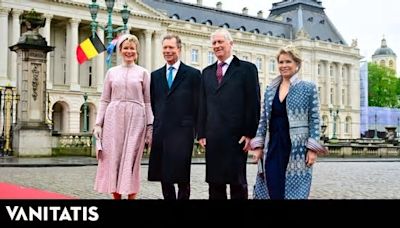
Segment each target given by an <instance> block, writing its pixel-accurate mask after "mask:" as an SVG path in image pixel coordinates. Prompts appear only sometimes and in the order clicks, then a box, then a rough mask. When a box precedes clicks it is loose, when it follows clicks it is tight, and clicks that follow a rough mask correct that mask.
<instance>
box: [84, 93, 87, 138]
mask: <svg viewBox="0 0 400 228" xmlns="http://www.w3.org/2000/svg"><path fill="white" fill-rule="evenodd" d="M83 99H84V100H85V102H84V103H83V132H88V115H87V112H88V107H87V106H88V105H87V99H88V95H87V93H85V94H84V95H83Z"/></svg>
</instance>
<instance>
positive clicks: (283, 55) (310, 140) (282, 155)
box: [251, 46, 325, 199]
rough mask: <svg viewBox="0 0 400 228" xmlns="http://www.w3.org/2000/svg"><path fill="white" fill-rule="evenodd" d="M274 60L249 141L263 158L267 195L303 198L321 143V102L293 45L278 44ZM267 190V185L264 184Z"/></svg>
mask: <svg viewBox="0 0 400 228" xmlns="http://www.w3.org/2000/svg"><path fill="white" fill-rule="evenodd" d="M277 61H278V66H279V72H280V75H279V76H278V77H277V78H275V79H274V80H272V82H271V84H270V86H269V87H268V88H267V89H266V91H265V95H264V107H263V110H262V113H261V119H260V122H259V125H258V130H257V135H256V137H255V138H253V139H252V141H251V147H252V149H253V155H254V158H255V159H256V160H258V159H260V158H261V159H262V161H263V164H264V165H263V166H262V169H263V173H264V174H265V175H263V177H264V178H265V179H264V181H262V182H258V181H257V182H256V185H257V184H261V185H263V186H255V188H258V189H260V188H266V191H264V192H266V195H265V196H264V197H265V198H267V199H268V198H269V199H307V198H308V196H309V193H310V187H311V178H312V165H313V164H314V163H315V161H316V159H317V153H320V152H324V150H325V149H324V148H323V147H322V146H321V145H320V144H319V142H318V140H319V135H320V132H319V129H320V126H319V102H318V92H317V88H316V86H315V84H314V83H312V82H306V81H303V80H301V79H300V78H299V77H298V75H297V72H298V71H299V70H300V67H301V62H302V61H301V59H300V57H299V55H298V53H297V52H296V50H295V48H294V47H293V46H287V47H285V48H282V49H281V50H280V51H279V53H278V55H277ZM264 190H265V189H264Z"/></svg>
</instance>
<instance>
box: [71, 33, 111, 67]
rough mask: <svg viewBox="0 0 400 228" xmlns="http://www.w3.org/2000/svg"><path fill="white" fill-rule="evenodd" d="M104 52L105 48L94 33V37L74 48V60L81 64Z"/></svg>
mask: <svg viewBox="0 0 400 228" xmlns="http://www.w3.org/2000/svg"><path fill="white" fill-rule="evenodd" d="M105 50H106V48H105V47H104V44H103V42H101V40H100V38H99V37H98V36H97V34H96V33H95V36H94V37H93V36H92V37H90V38H87V39H86V40H84V41H83V42H82V43H80V44H79V45H78V47H77V48H76V58H77V60H78V62H79V64H82V63H84V62H85V61H86V60H89V59H91V58H93V57H95V56H97V55H98V54H100V53H102V52H103V51H105Z"/></svg>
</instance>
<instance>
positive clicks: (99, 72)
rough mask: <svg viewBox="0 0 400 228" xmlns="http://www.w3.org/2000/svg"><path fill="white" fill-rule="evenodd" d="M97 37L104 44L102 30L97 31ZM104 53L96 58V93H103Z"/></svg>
mask: <svg viewBox="0 0 400 228" xmlns="http://www.w3.org/2000/svg"><path fill="white" fill-rule="evenodd" d="M97 35H98V36H99V38H100V40H101V41H102V42H103V43H104V30H103V29H98V30H97ZM104 53H105V52H102V53H101V54H99V55H98V56H96V58H95V61H96V74H95V75H96V82H97V92H100V93H101V92H103V84H104V61H105V59H104Z"/></svg>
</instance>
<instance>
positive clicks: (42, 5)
mask: <svg viewBox="0 0 400 228" xmlns="http://www.w3.org/2000/svg"><path fill="white" fill-rule="evenodd" d="M115 2H116V3H115V7H114V13H113V15H112V19H113V23H114V24H115V26H121V25H122V24H123V23H122V19H121V16H120V13H119V12H120V10H121V9H122V7H123V4H124V3H125V2H126V3H127V4H128V8H129V9H130V10H131V15H130V18H129V21H128V24H127V25H128V29H129V32H130V33H132V34H135V35H136V36H137V37H138V38H139V41H140V44H141V45H140V50H139V61H138V64H140V65H142V66H144V67H145V68H147V69H149V70H150V71H152V70H155V69H157V68H159V67H161V66H162V65H163V64H164V60H163V58H162V54H161V41H162V37H163V36H164V35H166V34H167V33H176V34H178V35H179V36H181V38H182V41H183V47H182V56H181V57H182V60H183V61H184V62H185V63H187V64H189V65H191V66H193V67H196V68H198V69H203V68H204V67H206V66H207V65H209V64H211V63H213V62H215V61H216V58H215V57H214V55H213V52H212V49H211V43H210V38H209V36H210V34H211V33H212V32H213V31H215V30H216V29H218V28H220V27H225V28H228V29H229V30H230V32H231V33H232V35H233V38H234V40H235V46H234V54H235V55H237V56H238V57H239V58H242V59H245V60H248V61H251V62H253V63H254V64H255V65H256V66H257V68H258V70H259V78H260V84H261V88H262V90H264V88H265V87H266V85H268V83H269V81H270V80H271V79H272V78H274V77H275V76H276V75H277V74H278V72H279V71H278V69H277V62H276V59H275V58H276V56H275V55H276V53H277V51H278V49H279V48H280V47H282V46H285V45H288V44H293V45H295V46H297V47H298V49H299V50H300V53H301V55H302V58H303V60H304V64H303V67H302V70H301V72H300V77H302V78H303V79H306V80H312V81H315V82H316V83H317V85H318V90H319V93H320V101H321V118H322V120H323V124H324V125H326V126H327V130H328V135H332V133H333V130H332V129H333V127H332V126H333V122H334V121H333V119H334V117H333V115H332V113H335V112H336V110H338V116H337V132H336V135H337V136H338V137H339V138H359V136H360V83H359V82H360V74H359V72H360V69H359V60H360V59H361V57H360V54H359V49H358V47H357V46H356V45H353V44H352V45H348V44H347V42H346V41H345V40H344V39H343V37H342V36H341V35H340V33H339V31H338V30H337V29H336V28H335V26H334V25H333V23H332V22H331V21H330V20H329V18H328V17H327V15H326V14H325V12H324V7H323V3H322V2H321V1H317V0H292V1H287V0H284V1H280V2H276V3H274V4H273V5H272V8H271V10H270V11H271V12H270V14H269V15H268V16H267V15H264V14H263V12H262V11H259V13H258V15H257V16H251V15H249V14H248V11H247V9H246V8H244V9H243V12H242V13H234V12H229V11H225V10H224V9H223V6H222V4H221V3H219V4H217V5H216V7H207V6H204V5H202V1H197V4H191V3H185V2H182V1H173V0H142V1H140V0H126V1H125V0H116V1H115ZM97 3H98V4H99V5H100V10H99V13H98V16H97V20H98V21H99V23H100V24H102V25H105V24H106V22H107V11H106V6H105V2H104V1H102V0H99V1H97ZM89 4H91V1H90V0H42V1H35V0H26V1H14V0H0V28H1V31H2V32H4V34H5V35H4V34H3V35H2V38H1V42H0V63H1V65H0V86H2V87H4V86H11V87H12V86H16V77H17V66H16V54H15V53H13V52H11V51H9V49H8V47H9V46H11V45H13V44H15V43H17V41H18V38H19V37H20V35H21V33H22V32H24V31H25V29H26V28H24V26H22V25H21V24H20V15H21V14H22V13H23V12H24V11H29V10H31V9H32V8H34V9H35V10H36V11H37V12H40V13H43V14H44V16H45V17H46V25H45V27H44V28H43V29H42V30H41V34H42V35H43V36H44V37H45V38H46V40H47V41H48V42H49V45H51V46H54V47H55V50H54V51H53V52H51V53H49V54H48V60H47V61H48V65H47V71H46V72H47V88H46V89H47V97H48V102H47V104H48V107H47V115H48V118H49V120H51V121H52V123H53V124H52V128H53V131H54V132H59V133H79V132H82V130H83V112H82V107H83V104H84V97H83V95H84V94H85V93H87V94H88V100H87V102H88V105H89V114H88V116H89V129H92V126H93V124H94V120H95V116H96V110H97V109H98V103H99V98H100V94H101V91H102V89H103V80H104V76H105V71H106V64H105V56H104V53H103V54H100V55H98V56H97V57H95V58H93V59H92V60H90V61H87V62H85V63H84V64H82V65H79V64H78V62H77V60H76V57H75V50H76V46H77V45H78V44H79V43H80V42H82V41H83V40H84V39H85V38H87V37H89V36H90V34H91V32H90V31H91V30H90V22H91V16H90V13H89V8H88V6H89ZM339 29H340V28H339ZM97 33H98V35H99V37H100V38H101V39H102V40H103V41H104V39H105V33H104V31H102V30H100V29H99V30H98V31H97ZM118 61H119V60H118V58H116V57H114V59H113V63H114V64H116V63H118ZM331 111H332V112H331ZM1 124H2V123H1ZM0 127H1V126H0Z"/></svg>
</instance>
